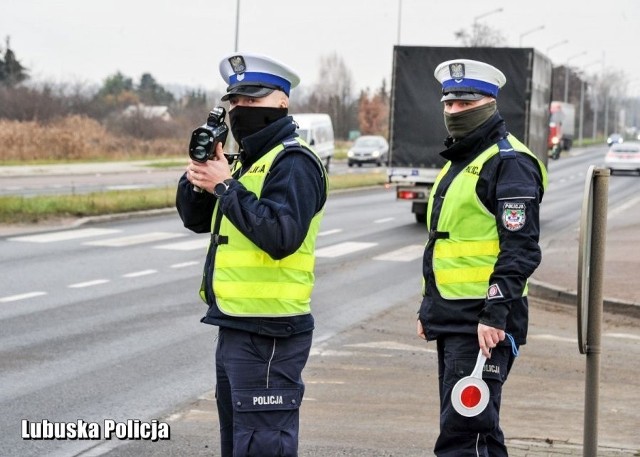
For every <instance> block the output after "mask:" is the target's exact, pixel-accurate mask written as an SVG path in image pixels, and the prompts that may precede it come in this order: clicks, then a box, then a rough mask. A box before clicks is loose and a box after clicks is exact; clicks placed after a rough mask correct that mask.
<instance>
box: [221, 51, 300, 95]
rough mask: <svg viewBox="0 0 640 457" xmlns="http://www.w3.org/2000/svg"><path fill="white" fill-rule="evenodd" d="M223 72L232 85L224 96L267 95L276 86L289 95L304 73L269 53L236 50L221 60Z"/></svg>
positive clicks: (224, 77)
mask: <svg viewBox="0 0 640 457" xmlns="http://www.w3.org/2000/svg"><path fill="white" fill-rule="evenodd" d="M220 75H222V78H223V79H224V80H225V82H226V83H227V84H228V85H229V87H227V93H226V94H225V95H224V96H223V97H222V100H228V99H229V97H230V96H231V95H246V96H247V97H256V98H260V97H266V96H267V95H269V94H270V93H271V92H273V91H274V90H276V89H277V90H281V91H282V92H284V93H285V94H287V96H288V95H289V92H290V91H291V89H292V88H294V87H296V86H297V85H298V84H299V83H300V77H299V76H298V75H297V74H296V72H295V71H294V70H292V69H291V68H289V67H288V66H286V65H285V64H283V63H281V62H278V61H277V60H275V59H272V58H270V57H267V56H265V55H258V54H248V53H235V54H231V55H228V56H227V57H225V58H224V59H222V60H221V61H220Z"/></svg>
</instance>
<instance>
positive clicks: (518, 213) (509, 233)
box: [480, 154, 544, 329]
mask: <svg viewBox="0 0 640 457" xmlns="http://www.w3.org/2000/svg"><path fill="white" fill-rule="evenodd" d="M481 179H482V182H483V183H484V184H483V185H484V187H485V188H486V194H485V195H486V198H484V199H483V202H484V203H485V205H486V206H487V208H488V209H489V210H490V211H491V212H492V213H493V214H494V215H495V218H496V225H497V228H498V236H499V242H500V252H499V254H498V259H497V261H496V263H495V266H494V269H493V273H492V275H491V278H490V280H489V290H488V291H487V299H486V301H485V306H484V309H483V311H482V313H481V315H480V322H481V323H483V324H486V325H490V326H492V327H497V328H502V329H504V328H505V325H506V319H507V316H508V314H509V312H510V310H511V307H512V305H514V304H519V303H521V298H522V294H523V291H524V288H525V285H526V282H527V279H528V278H529V277H530V276H531V275H532V274H533V272H534V271H535V269H536V268H537V267H538V265H539V264H540V261H541V259H542V256H541V251H540V246H539V244H538V242H539V239H540V202H541V201H542V197H543V193H544V188H543V184H542V175H541V171H540V168H539V166H538V164H537V162H536V161H535V160H534V159H532V158H531V157H529V156H527V155H525V154H516V157H509V158H501V157H499V156H497V157H495V158H494V161H493V162H492V166H489V167H488V173H487V175H486V176H484V177H483V176H482V174H481Z"/></svg>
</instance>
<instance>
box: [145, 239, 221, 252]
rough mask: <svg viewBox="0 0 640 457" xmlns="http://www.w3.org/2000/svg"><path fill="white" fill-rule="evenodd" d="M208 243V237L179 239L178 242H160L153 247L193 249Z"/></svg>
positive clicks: (173, 249)
mask: <svg viewBox="0 0 640 457" xmlns="http://www.w3.org/2000/svg"><path fill="white" fill-rule="evenodd" d="M208 245H209V237H206V238H198V239H195V240H189V241H181V242H179V243H171V244H161V245H160V246H154V247H153V248H154V249H168V250H171V251H193V250H194V249H205V248H206V247H207V246H208Z"/></svg>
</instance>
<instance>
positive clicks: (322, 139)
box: [292, 113, 335, 171]
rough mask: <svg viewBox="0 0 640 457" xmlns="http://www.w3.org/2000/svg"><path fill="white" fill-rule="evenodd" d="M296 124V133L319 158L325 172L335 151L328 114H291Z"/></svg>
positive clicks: (331, 125)
mask: <svg viewBox="0 0 640 457" xmlns="http://www.w3.org/2000/svg"><path fill="white" fill-rule="evenodd" d="M292 116H293V120H294V121H296V123H297V124H298V130H297V131H296V133H297V134H298V135H300V138H302V139H303V140H304V141H306V142H307V143H308V144H309V146H311V147H312V148H313V150H314V151H316V153H317V154H318V156H320V159H322V162H323V163H324V165H325V167H326V168H327V171H329V163H330V162H331V157H333V153H334V151H335V145H334V142H333V124H332V123H331V117H330V116H329V115H328V114H318V113H301V114H292Z"/></svg>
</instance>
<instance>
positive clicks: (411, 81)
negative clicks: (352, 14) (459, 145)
mask: <svg viewBox="0 0 640 457" xmlns="http://www.w3.org/2000/svg"><path fill="white" fill-rule="evenodd" d="M452 59H473V60H480V61H483V62H487V63H489V64H491V65H494V66H495V67H497V68H499V69H500V70H501V71H502V72H503V73H504V74H505V76H506V77H507V83H506V84H505V85H504V87H502V89H500V92H499V93H498V110H499V111H500V114H501V115H502V117H503V118H504V119H505V121H506V123H507V128H508V130H509V132H510V133H512V134H513V135H515V136H516V137H517V138H518V139H519V140H520V141H522V142H523V143H524V144H526V145H527V146H528V147H529V149H531V151H532V152H533V153H534V154H535V155H536V156H538V157H539V158H540V160H542V161H543V162H544V163H545V164H546V163H547V157H548V149H547V132H548V127H549V105H550V103H551V73H552V70H553V65H552V63H551V60H549V59H548V58H547V57H546V56H544V55H543V54H541V53H539V52H537V51H536V50H535V49H533V48H484V47H483V48H480V47H478V48H468V47H429V46H394V48H393V77H392V82H391V115H390V122H389V140H390V141H389V148H390V155H389V168H388V170H389V171H388V174H389V182H390V183H392V184H395V185H396V196H397V198H398V199H399V200H404V201H411V202H412V209H411V210H412V212H413V213H415V215H416V221H418V222H425V218H426V205H427V199H428V198H429V192H430V191H431V187H432V186H433V183H434V182H435V179H436V177H437V175H438V173H439V172H440V169H441V168H442V166H443V165H444V164H445V160H444V159H443V158H442V157H441V156H440V152H442V151H443V150H444V149H445V147H444V139H445V138H446V137H447V130H446V128H445V126H444V115H443V106H442V102H441V101H440V97H441V96H442V95H441V91H442V86H441V85H440V83H439V82H438V81H437V80H436V79H435V78H434V76H433V72H434V70H435V69H436V67H437V66H438V65H439V64H440V63H442V62H444V61H446V60H452Z"/></svg>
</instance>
